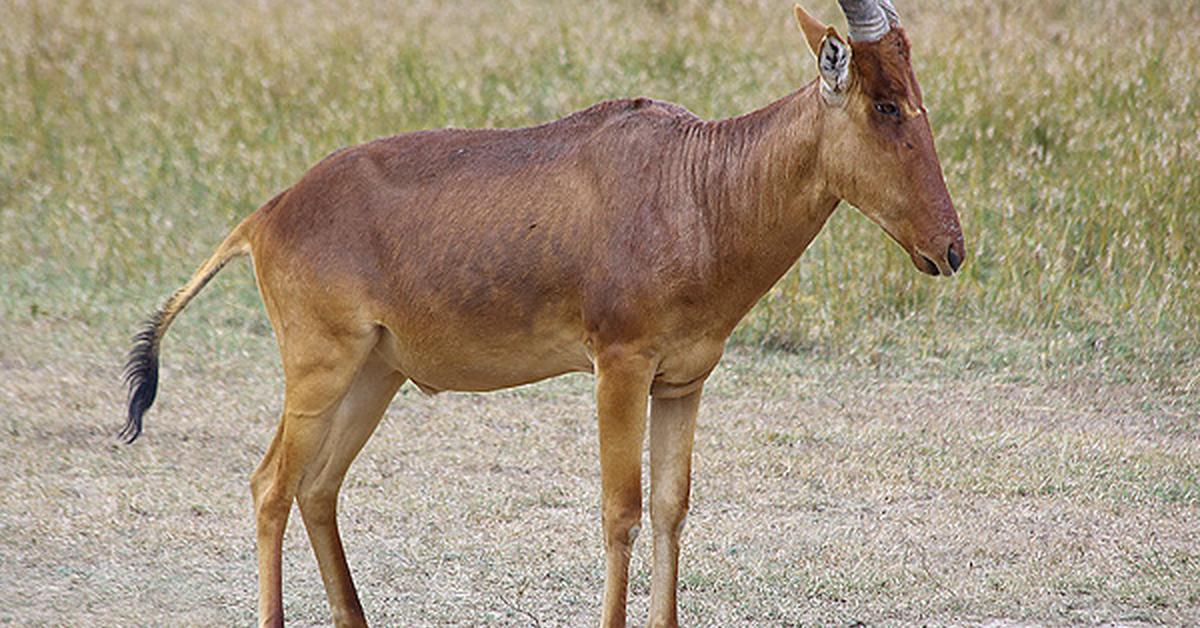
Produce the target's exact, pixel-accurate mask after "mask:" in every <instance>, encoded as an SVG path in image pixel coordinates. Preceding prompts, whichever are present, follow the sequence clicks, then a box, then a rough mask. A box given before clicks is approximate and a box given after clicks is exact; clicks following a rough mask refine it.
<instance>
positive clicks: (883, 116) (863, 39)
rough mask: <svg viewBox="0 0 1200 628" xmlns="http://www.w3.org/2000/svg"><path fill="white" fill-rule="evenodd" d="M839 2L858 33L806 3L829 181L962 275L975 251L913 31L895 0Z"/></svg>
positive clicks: (936, 264)
mask: <svg viewBox="0 0 1200 628" xmlns="http://www.w3.org/2000/svg"><path fill="white" fill-rule="evenodd" d="M838 1H839V4H841V6H842V11H843V12H844V13H845V15H846V20H847V22H848V23H849V25H850V33H849V39H848V40H846V39H843V38H842V37H841V36H840V35H838V33H837V31H836V30H835V29H834V28H832V27H830V26H826V25H825V24H822V23H821V22H820V20H817V19H816V18H814V17H812V16H811V15H809V14H808V13H807V12H805V11H804V9H802V8H801V7H800V6H796V21H797V22H799V24H800V30H801V31H803V33H804V37H805V39H806V40H807V41H808V46H809V48H810V49H811V50H812V52H813V54H814V55H816V58H817V67H818V69H819V71H820V82H821V84H820V90H821V107H822V115H821V116H820V124H821V127H822V128H821V129H820V137H821V138H822V140H821V148H820V154H819V157H818V159H819V162H820V163H821V166H822V169H823V170H824V172H825V173H826V175H825V176H826V181H827V183H828V185H829V186H830V189H831V190H832V191H833V193H834V194H836V195H837V196H838V197H839V198H841V199H842V200H844V201H846V202H848V203H850V204H852V205H854V206H856V207H858V209H859V210H860V211H861V212H862V213H863V214H865V215H866V216H867V217H868V218H870V219H871V220H872V221H874V222H875V223H876V224H878V225H879V226H880V227H882V228H883V230H884V231H885V232H887V234H888V235H890V236H891V237H892V239H894V240H895V241H896V242H898V243H899V244H900V246H901V247H903V248H904V250H905V251H907V252H908V254H909V257H911V258H912V261H913V264H915V265H916V267H917V268H918V269H920V270H921V271H923V272H926V273H928V274H930V275H947V276H949V275H952V274H954V273H955V272H956V271H957V270H958V269H959V267H960V266H961V265H962V262H963V259H964V258H965V257H966V249H965V246H964V244H963V236H962V229H961V227H960V226H959V223H958V214H957V213H955V211H954V203H953V202H952V201H951V200H950V193H949V192H948V191H947V190H946V181H945V179H944V177H943V176H942V166H941V163H940V162H939V161H938V156H937V151H936V150H935V149H934V146H933V134H932V132H931V130H930V127H929V117H928V115H927V114H926V111H925V105H924V103H923V101H922V98H921V87H920V85H918V84H917V77H916V75H915V74H914V73H913V69H912V64H911V62H910V60H909V54H910V48H909V44H908V37H907V36H906V35H905V33H904V29H903V28H901V27H900V18H899V16H898V15H897V13H896V10H895V8H894V7H893V6H892V3H891V0H838Z"/></svg>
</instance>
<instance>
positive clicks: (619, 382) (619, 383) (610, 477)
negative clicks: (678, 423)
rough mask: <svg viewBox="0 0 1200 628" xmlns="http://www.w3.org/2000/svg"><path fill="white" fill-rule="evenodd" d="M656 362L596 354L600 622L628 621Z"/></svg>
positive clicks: (617, 352) (617, 623) (635, 356)
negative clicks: (631, 558) (601, 533)
mask: <svg viewBox="0 0 1200 628" xmlns="http://www.w3.org/2000/svg"><path fill="white" fill-rule="evenodd" d="M653 378H654V364H653V363H652V361H651V360H650V359H649V358H648V357H646V356H644V355H641V354H639V353H636V352H632V351H627V350H622V349H615V350H614V349H610V350H607V351H605V352H603V353H601V354H599V355H597V357H596V408H597V414H598V415H599V421H600V476H601V480H600V486H601V510H602V513H603V514H602V516H603V519H604V556H605V577H604V608H603V611H602V613H601V617H600V625H601V626H605V627H610V628H611V627H619V626H624V625H625V594H626V588H627V585H628V580H629V554H630V551H631V549H632V547H633V540H634V538H635V537H636V536H637V532H638V525H639V524H640V523H641V520H642V439H643V435H644V434H645V430H646V405H647V399H648V397H649V395H650V382H651V380H652V379H653Z"/></svg>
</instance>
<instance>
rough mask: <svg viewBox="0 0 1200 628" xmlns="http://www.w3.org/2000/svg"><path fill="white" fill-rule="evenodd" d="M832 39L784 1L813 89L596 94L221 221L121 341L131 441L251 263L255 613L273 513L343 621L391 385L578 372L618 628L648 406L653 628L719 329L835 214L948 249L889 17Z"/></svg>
mask: <svg viewBox="0 0 1200 628" xmlns="http://www.w3.org/2000/svg"><path fill="white" fill-rule="evenodd" d="M840 3H841V5H842V9H843V11H844V12H845V14H846V16H847V21H848V22H849V26H850V31H849V42H848V43H847V40H844V39H842V38H841V37H840V36H839V35H838V34H837V32H836V31H835V30H834V29H833V28H830V27H827V26H825V25H824V24H822V23H821V22H819V21H818V20H816V19H815V18H813V17H812V16H810V15H809V14H807V13H805V12H804V10H803V9H801V8H800V7H798V6H797V7H796V10H795V12H796V19H797V21H798V22H799V25H800V29H801V31H802V32H803V34H804V37H805V39H806V40H807V43H808V46H809V47H810V48H811V49H812V52H813V53H814V54H815V55H816V59H817V66H818V70H819V74H820V77H819V78H818V79H817V80H815V81H813V82H812V83H810V84H809V85H807V86H805V87H803V88H801V89H800V90H798V91H796V92H794V93H792V94H790V95H788V96H786V97H784V98H783V99H781V100H779V101H777V102H775V103H773V104H771V105H769V106H767V107H765V108H763V109H760V110H758V111H755V112H753V113H749V114H746V115H743V116H740V117H737V118H733V119H729V120H722V121H719V122H710V121H705V120H701V119H698V118H697V117H696V116H694V115H692V114H691V113H689V112H688V111H686V110H685V109H683V108H681V107H678V106H676V105H672V104H668V103H663V102H658V101H654V100H649V99H645V98H638V99H633V100H616V101H609V102H603V103H600V104H598V105H595V106H593V107H591V108H588V109H585V110H583V111H580V112H578V113H575V114H572V115H570V116H567V117H566V118H563V119H561V120H558V121H556V122H552V123H549V124H545V125H542V126H538V127H533V128H527V129H496V130H458V129H447V130H439V131H427V132H420V133H407V134H403V135H397V136H395V137H390V138H386V139H381V140H377V141H374V142H370V143H368V144H364V145H361V146H357V147H354V148H349V149H345V150H341V151H338V152H336V153H334V154H332V155H330V156H329V157H327V158H325V159H324V160H323V161H321V162H320V163H318V164H317V165H316V166H315V167H313V168H312V170H310V171H309V172H308V173H307V174H305V175H304V177H303V178H301V179H300V181H299V182H297V183H296V184H295V185H293V186H292V187H291V188H289V189H287V190H285V191H284V192H283V193H281V194H279V195H277V196H276V197H275V198H273V199H271V200H270V201H269V202H267V203H266V204H265V205H263V206H262V207H261V208H259V209H258V211H256V212H254V213H253V214H251V215H250V217H248V218H246V220H245V221H243V222H242V223H241V224H239V225H238V226H237V227H236V228H235V229H234V230H233V232H232V233H230V234H229V236H228V237H227V238H226V239H225V241H224V242H223V243H222V244H221V245H220V247H219V248H218V249H217V251H216V253H214V254H213V256H212V257H211V258H210V259H209V260H208V261H206V262H205V263H204V264H203V265H202V266H201V267H200V269H199V270H198V271H197V272H196V274H195V275H194V276H193V277H192V278H191V280H189V281H188V282H187V284H186V285H184V286H183V288H181V289H180V290H178V291H177V292H176V293H175V294H174V295H172V296H171V298H169V299H168V300H167V302H166V303H165V305H164V306H163V307H162V309H160V310H159V311H158V312H157V314H155V315H154V317H153V318H152V319H151V320H150V321H149V322H148V323H147V325H146V326H145V328H144V329H143V330H142V331H141V333H140V334H138V336H137V337H136V344H135V346H134V349H133V351H132V354H131V357H130V360H129V364H128V367H127V376H126V377H127V380H128V384H129V386H130V398H129V416H128V421H127V423H126V425H125V430H124V432H123V435H124V436H125V437H126V438H127V439H128V440H129V441H132V440H133V439H135V438H137V436H138V434H139V433H140V432H141V429H142V417H143V415H144V413H145V412H146V410H147V409H148V408H149V406H150V404H151V403H152V402H153V400H154V396H155V391H156V388H157V380H158V352H159V346H160V344H161V342H162V338H163V334H164V333H165V332H166V330H167V327H168V326H169V325H170V324H171V322H172V321H173V320H174V319H175V317H176V316H177V315H178V314H179V311H180V310H181V309H183V307H184V306H185V305H187V303H188V301H190V300H191V299H192V297H193V296H195V294H196V293H197V292H198V291H199V290H200V289H201V288H202V287H204V285H205V284H206V283H208V281H209V280H210V279H212V277H213V276H214V275H215V274H216V273H217V271H219V270H220V269H221V267H222V266H224V265H225V264H226V263H227V262H228V261H229V260H231V259H233V258H234V257H237V256H240V255H245V254H250V255H251V256H252V258H253V260H254V270H255V274H256V278H257V280H258V287H259V290H260V291H261V292H262V298H263V302H264V304H265V306H266V310H267V315H268V316H269V317H270V320H271V325H272V326H273V328H274V331H275V336H276V339H277V340H278V342H279V348H280V352H281V354H282V359H283V371H284V376H285V378H286V391H285V395H284V409H283V417H282V419H281V421H280V424H279V428H278V431H277V432H276V434H275V438H274V440H273V441H272V442H271V444H270V447H269V448H268V449H267V453H266V456H265V457H264V458H263V461H262V464H261V465H260V466H259V467H258V469H257V470H256V471H255V472H254V474H253V476H252V478H251V482H250V483H251V489H252V493H253V497H254V508H255V514H256V519H257V543H258V545H257V548H258V572H259V608H258V612H259V619H260V621H261V622H262V623H263V624H270V625H278V624H281V623H282V621H283V600H282V591H281V580H280V558H281V552H282V539H283V533H284V527H285V525H286V522H287V518H288V513H289V510H290V509H291V506H292V503H293V500H297V501H298V502H299V505H300V513H301V516H302V517H303V519H304V525H305V527H306V528H307V530H308V534H309V538H310V540H311V542H312V546H313V549H314V551H315V552H316V556H317V562H318V564H319V566H320V570H321V577H322V579H323V580H324V583H325V588H326V590H327V593H328V596H329V603H330V605H331V607H332V611H333V617H334V620H335V621H336V623H337V624H338V625H358V624H363V623H365V622H364V616H363V611H362V607H361V605H360V604H359V600H358V595H357V593H356V591H355V588H354V584H353V582H352V580H351V576H350V570H349V568H348V567H347V565H346V559H345V555H344V552H343V549H342V542H341V539H340V537H339V534H338V530H337V515H336V510H337V495H338V490H339V487H340V486H341V483H342V478H343V477H344V475H345V473H346V470H347V468H348V467H349V466H350V463H351V461H352V460H354V457H355V456H356V455H357V454H358V452H359V450H360V449H361V448H362V446H363V444H364V443H365V442H366V440H367V438H369V437H370V436H371V433H372V432H373V431H374V430H375V427H376V425H377V424H378V423H379V420H380V417H381V416H382V415H383V413H384V410H385V408H386V407H387V405H388V403H389V402H390V400H391V399H392V397H393V395H394V394H395V393H396V390H397V389H398V388H399V387H400V385H401V384H402V383H404V382H405V381H406V380H411V381H412V382H413V383H415V384H416V385H417V386H418V387H420V389H421V390H422V391H425V392H427V393H435V392H438V391H443V390H457V391H486V390H495V389H499V388H505V387H510V386H518V385H521V384H525V383H529V382H534V381H537V380H541V379H544V378H548V377H552V376H555V375H559V374H562V373H567V372H572V371H592V372H594V373H595V375H596V404H597V414H598V417H599V428H598V430H599V436H600V466H601V476H602V477H601V487H602V489H601V490H602V519H603V529H604V547H605V555H606V580H605V590H604V601H603V611H602V618H601V623H602V624H603V625H605V626H620V625H623V624H624V623H625V595H626V580H627V572H628V566H629V553H630V547H631V544H632V543H633V540H634V537H635V536H636V535H637V530H638V526H639V523H640V521H641V517H642V487H641V479H640V477H641V452H642V447H643V441H644V438H643V436H644V431H645V425H646V414H647V405H649V406H650V421H649V422H650V477H651V486H650V520H651V523H652V525H653V533H654V534H653V536H654V539H653V543H654V546H653V576H652V583H651V592H650V623H651V624H653V625H674V624H675V623H676V611H675V587H676V575H677V568H678V555H679V538H680V532H681V530H682V527H683V521H684V515H685V513H686V512H687V507H688V492H689V486H690V465H691V451H692V435H693V431H694V427H695V420H696V413H697V409H698V408H699V405H700V394H701V388H702V386H703V384H704V381H705V378H706V377H707V376H708V374H709V373H710V372H711V371H712V370H713V368H714V367H715V366H716V364H717V361H718V360H719V359H720V357H721V353H722V351H723V349H724V346H725V341H726V339H727V338H728V336H729V334H730V332H731V331H732V330H733V328H734V326H735V325H737V323H738V321H739V320H741V318H742V316H743V315H745V313H746V312H747V311H748V310H749V309H750V307H751V306H752V305H753V304H754V303H755V301H757V300H758V299H759V297H761V296H762V295H763V294H764V293H765V292H766V291H767V290H768V289H769V288H770V287H771V286H772V284H774V283H775V281H776V280H777V279H779V277H780V276H781V275H783V273H784V272H785V271H786V270H787V269H788V267H790V266H791V265H792V264H793V263H794V262H795V261H796V259H797V258H798V257H799V256H800V254H801V253H802V252H803V251H804V249H805V248H806V247H807V246H808V244H809V242H811V241H812V239H813V237H815V236H816V235H817V232H818V231H819V230H820V229H821V226H822V225H823V224H824V223H825V221H826V219H827V218H828V217H829V216H830V214H831V213H832V212H833V210H834V207H835V206H836V205H837V204H838V202H839V201H840V200H845V201H847V202H849V203H851V204H853V205H855V206H857V207H858V208H859V209H860V210H861V211H862V212H863V213H864V214H866V215H867V216H868V217H869V218H870V219H872V220H873V221H875V222H876V223H878V224H879V225H880V226H881V227H882V228H883V229H884V231H886V232H887V233H888V234H889V235H891V236H892V238H894V239H895V240H896V241H897V242H899V244H900V245H901V246H902V247H904V249H905V250H906V251H908V253H909V255H910V256H911V257H912V260H913V263H914V264H915V265H916V266H917V268H919V269H920V270H922V271H924V272H926V273H928V274H930V275H939V274H941V275H947V276H948V275H951V274H953V273H954V272H955V271H957V270H958V268H959V266H960V264H961V263H962V261H963V259H964V255H965V254H964V248H963V239H962V232H961V230H960V228H959V223H958V217H957V215H956V214H955V211H954V208H953V205H952V203H951V201H950V196H949V194H948V193H947V191H946V185H945V182H944V180H943V177H942V171H941V166H940V164H939V162H938V158H937V154H936V153H935V151H934V145H933V137H932V135H931V132H930V127H929V121H928V119H927V116H926V112H925V108H924V107H923V105H922V99H921V90H920V88H919V87H918V86H917V80H916V77H915V76H914V74H913V70H912V66H911V65H910V62H909V43H908V40H907V38H906V36H905V34H904V31H903V30H902V29H901V28H900V27H899V24H898V19H897V17H896V13H895V10H894V9H893V7H892V5H891V3H890V1H889V0H840Z"/></svg>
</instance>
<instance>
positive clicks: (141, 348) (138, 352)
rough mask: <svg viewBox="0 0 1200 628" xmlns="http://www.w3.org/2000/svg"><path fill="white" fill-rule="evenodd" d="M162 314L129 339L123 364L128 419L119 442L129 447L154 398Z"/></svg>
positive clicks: (157, 315) (152, 318) (136, 435)
mask: <svg viewBox="0 0 1200 628" xmlns="http://www.w3.org/2000/svg"><path fill="white" fill-rule="evenodd" d="M162 321H163V312H162V311H161V310H160V311H158V312H157V313H155V314H154V316H152V317H151V318H150V320H148V321H146V323H145V325H144V326H143V327H142V330H141V331H139V332H138V333H137V335H135V336H134V337H133V349H131V350H130V351H129V361H128V362H126V363H125V384H126V385H127V386H129V416H128V418H126V419H125V427H124V428H123V429H122V430H121V433H120V434H119V435H118V436H120V438H121V440H124V441H125V442H126V443H132V442H133V441H135V440H137V437H138V435H140V434H141V433H142V417H143V416H144V415H145V414H146V411H147V410H149V409H150V405H151V404H153V403H154V396H155V395H156V394H158V340H159V337H160V336H159V327H161V326H162Z"/></svg>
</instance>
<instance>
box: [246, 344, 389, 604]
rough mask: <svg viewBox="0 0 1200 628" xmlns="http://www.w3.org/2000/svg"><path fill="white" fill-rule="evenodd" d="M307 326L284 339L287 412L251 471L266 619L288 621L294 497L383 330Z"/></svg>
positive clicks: (259, 583) (259, 578)
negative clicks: (286, 539)
mask: <svg viewBox="0 0 1200 628" xmlns="http://www.w3.org/2000/svg"><path fill="white" fill-rule="evenodd" d="M305 332H306V333H304V334H302V335H301V334H296V337H289V338H287V339H286V341H284V340H283V339H281V343H280V346H281V348H282V350H283V351H282V352H283V369H284V378H285V386H286V390H285V393H284V409H283V417H282V419H281V420H280V424H279V429H278V430H277V431H276V433H275V438H274V440H273V441H272V442H271V446H270V447H269V448H268V449H267V454H266V456H265V457H264V458H263V461H262V463H261V464H260V465H259V467H258V469H257V470H256V471H255V472H254V475H253V476H252V477H251V479H250V488H251V492H252V493H253V495H254V511H255V520H256V526H257V552H258V586H259V599H258V613H259V615H258V619H259V622H260V624H261V625H263V626H281V625H283V591H282V555H283V533H284V530H285V528H286V527H287V520H288V514H289V513H290V511H291V507H292V501H293V500H294V499H295V497H296V492H297V490H298V487H299V485H300V481H301V479H302V477H303V476H304V474H305V472H306V471H307V470H308V468H309V467H310V466H312V463H313V461H314V460H315V459H316V458H317V454H318V452H320V450H321V449H322V447H323V446H324V442H325V440H326V438H327V437H328V435H329V432H330V426H331V425H332V424H333V420H334V417H335V416H336V414H337V412H338V410H339V408H340V406H341V403H342V400H343V399H344V398H345V397H346V393H347V391H348V390H349V389H350V388H351V384H352V382H353V381H354V379H355V377H356V376H357V374H358V372H359V370H360V368H361V367H362V366H363V364H364V362H365V361H366V359H367V357H368V355H369V354H370V352H371V349H372V347H374V345H375V342H376V341H377V338H378V334H377V332H376V331H375V330H374V329H370V330H363V331H361V332H359V333H346V332H341V333H338V332H332V331H326V332H325V333H319V332H318V330H316V329H306V330H305Z"/></svg>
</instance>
